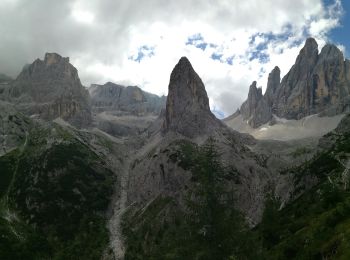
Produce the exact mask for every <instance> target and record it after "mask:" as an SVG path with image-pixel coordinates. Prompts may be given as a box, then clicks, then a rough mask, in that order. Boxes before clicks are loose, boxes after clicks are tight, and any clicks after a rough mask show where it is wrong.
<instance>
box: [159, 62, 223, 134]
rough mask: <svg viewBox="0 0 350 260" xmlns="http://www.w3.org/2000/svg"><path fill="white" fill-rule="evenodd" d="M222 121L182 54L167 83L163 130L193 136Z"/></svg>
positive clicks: (208, 130) (196, 75)
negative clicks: (214, 112) (216, 114)
mask: <svg viewBox="0 0 350 260" xmlns="http://www.w3.org/2000/svg"><path fill="white" fill-rule="evenodd" d="M221 125H222V124H221V122H220V121H219V120H218V119H216V117H215V116H214V115H213V114H212V113H211V111H210V107H209V99H208V95H207V92H206V90H205V87H204V84H203V82H202V80H201V78H200V77H199V76H198V74H197V73H196V72H195V71H194V69H193V67H192V65H191V63H190V61H189V60H188V59H187V58H186V57H182V58H181V59H180V60H179V62H178V63H177V64H176V66H175V67H174V69H173V71H172V73H171V76H170V82H169V92H168V97H167V102H166V112H165V120H164V123H163V127H162V130H163V132H167V131H174V132H177V133H179V134H182V135H185V136H188V137H193V136H195V135H200V134H205V133H208V132H210V131H211V130H213V128H215V127H217V126H221Z"/></svg>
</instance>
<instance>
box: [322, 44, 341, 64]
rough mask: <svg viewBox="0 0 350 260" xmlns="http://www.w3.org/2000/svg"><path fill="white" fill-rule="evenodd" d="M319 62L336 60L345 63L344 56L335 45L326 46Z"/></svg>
mask: <svg viewBox="0 0 350 260" xmlns="http://www.w3.org/2000/svg"><path fill="white" fill-rule="evenodd" d="M319 60H320V61H331V60H336V61H340V62H343V61H344V55H343V53H342V52H341V50H339V48H338V47H337V46H335V45H334V44H326V45H325V46H324V47H323V48H322V50H321V53H320V55H319Z"/></svg>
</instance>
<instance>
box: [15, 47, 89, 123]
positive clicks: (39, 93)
mask: <svg viewBox="0 0 350 260" xmlns="http://www.w3.org/2000/svg"><path fill="white" fill-rule="evenodd" d="M8 96H9V99H10V101H11V102H14V103H15V104H16V107H17V108H18V109H19V110H20V111H23V112H24V113H26V114H28V115H38V116H39V117H40V118H43V119H46V120H51V119H54V118H57V117H61V118H63V119H64V120H67V121H69V122H70V123H72V124H74V125H76V126H78V127H80V126H86V125H88V124H89V123H90V121H91V111H90V104H89V102H90V100H89V93H88V91H87V90H86V89H85V88H84V87H83V86H82V84H81V82H80V79H79V76H78V71H77V69H76V68H75V67H74V66H73V65H71V64H70V63H69V58H63V57H61V56H60V55H58V54H56V53H46V54H45V59H44V60H40V59H37V60H35V61H34V62H33V63H32V64H31V65H29V66H26V67H25V68H24V69H23V70H22V72H21V73H20V75H19V76H18V77H17V78H16V80H14V82H13V83H12V84H11V87H10V88H9V94H8Z"/></svg>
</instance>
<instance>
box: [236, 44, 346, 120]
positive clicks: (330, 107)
mask: <svg viewBox="0 0 350 260" xmlns="http://www.w3.org/2000/svg"><path fill="white" fill-rule="evenodd" d="M249 93H251V91H249ZM258 107H259V108H258ZM349 109H350V65H349V61H348V60H345V61H344V56H343V54H342V52H341V51H340V50H339V49H338V48H337V47H336V46H335V45H332V44H327V45H325V46H324V47H323V48H322V50H321V52H320V53H319V52H318V45H317V42H316V41H315V39H313V38H309V39H307V40H306V43H305V45H304V47H303V48H302V49H301V51H300V53H299V55H298V57H297V59H296V61H295V64H294V65H293V66H292V68H291V69H290V71H289V72H288V73H287V74H286V75H285V76H284V78H283V79H282V81H281V82H280V70H279V68H278V67H275V68H274V69H273V70H272V72H271V73H270V75H269V79H268V84H267V89H266V92H265V94H264V96H262V97H261V98H260V99H259V101H258V102H251V96H250V94H248V99H247V101H246V102H244V103H243V104H242V107H241V114H242V115H243V117H244V118H246V119H248V118H249V121H248V123H249V124H250V125H251V126H252V127H258V126H260V125H262V124H265V123H267V122H269V121H270V120H271V119H272V114H275V115H277V116H279V117H283V118H287V119H300V118H303V117H305V116H308V115H311V114H317V113H322V114H323V115H330V116H332V115H336V114H339V113H343V112H345V111H348V110H349ZM252 111H255V112H252ZM269 111H270V112H269Z"/></svg>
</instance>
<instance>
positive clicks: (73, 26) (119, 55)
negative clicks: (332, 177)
mask: <svg viewBox="0 0 350 260" xmlns="http://www.w3.org/2000/svg"><path fill="white" fill-rule="evenodd" d="M6 1H7V2H9V1H10V0H6ZM10 2H12V1H10ZM13 2H14V3H15V6H16V8H11V7H9V8H7V9H6V8H2V9H1V10H0V34H1V35H2V38H1V39H0V60H6V59H8V60H10V59H11V57H15V58H14V59H13V60H11V62H8V63H7V64H5V63H4V64H0V71H1V72H5V73H10V74H11V73H12V74H14V73H15V72H18V70H19V67H21V66H22V64H24V63H26V62H30V61H32V60H34V59H35V58H36V57H42V56H43V54H44V53H45V52H46V51H56V52H59V53H60V54H62V55H64V56H70V57H71V62H72V63H73V64H74V65H75V66H76V67H77V68H78V70H79V75H80V77H81V79H82V81H83V83H84V84H86V85H89V84H90V83H104V82H106V81H114V82H116V83H122V84H130V85H139V86H140V87H141V88H143V89H145V90H146V91H149V92H153V93H156V94H160V95H162V94H167V86H168V81H169V76H170V73H171V70H172V68H173V67H174V65H175V64H176V63H177V61H178V60H179V58H180V57H181V56H187V57H188V58H189V60H190V61H191V63H192V65H193V67H194V68H195V70H196V71H197V73H198V74H199V75H200V77H201V78H202V80H203V82H204V83H205V85H206V88H207V92H208V94H209V97H210V101H211V105H212V107H215V108H216V109H217V110H221V111H223V112H224V113H225V114H226V115H228V114H230V113H233V112H234V111H235V110H236V108H237V107H239V106H240V104H241V102H242V101H243V100H244V99H245V98H246V96H247V91H248V87H249V85H250V84H251V82H252V81H254V80H257V81H258V84H259V85H260V86H262V87H263V88H265V86H266V81H267V76H268V73H269V72H270V71H271V70H272V69H273V67H274V66H276V65H278V66H279V67H280V68H281V71H282V74H285V73H287V72H288V69H289V68H290V67H291V65H292V64H293V63H294V61H295V58H296V56H297V54H298V52H299V50H300V48H301V47H302V45H303V44H304V40H305V39H306V37H307V36H313V37H315V38H316V40H317V41H318V43H319V46H323V45H324V44H325V42H326V41H327V40H328V39H327V33H328V32H329V31H330V30H331V29H332V28H334V27H336V26H338V23H339V18H340V16H341V14H342V9H341V4H340V1H339V0H335V2H334V4H332V5H330V6H325V5H324V4H323V2H322V1H321V0H294V1H281V0H266V1H261V0H260V1H259V0H245V1H238V0H220V1H216V3H215V4H214V3H213V1H211V0H177V1H167V2H164V1H163V0H150V1H138V0H118V1H115V0H103V1H101V0H91V1H83V0H76V1H74V2H72V1H69V0H62V1H60V2H59V4H52V3H55V2H52V3H51V4H49V3H48V2H51V1H47V0H45V1H44V0H37V1H30V2H28V1H25V0H16V1H13ZM9 6H13V5H9ZM19 7H21V8H22V10H26V11H25V12H19V11H18V10H19V9H20V8H19ZM38 15H39V16H38ZM37 17H39V18H37ZM28 21H30V22H28ZM9 28H11V29H10V30H9ZM198 34H200V35H201V37H202V38H203V40H201V41H199V42H197V44H200V43H202V44H203V43H206V44H207V45H206V46H205V48H204V45H202V46H200V47H201V48H199V47H198V46H197V47H196V46H194V45H189V44H186V43H187V42H188V39H189V37H191V36H193V35H198ZM253 39H254V40H253ZM194 44H195V43H194ZM143 46H146V48H144V47H143ZM140 52H141V53H142V55H143V57H142V55H141V56H139V54H140ZM213 54H214V55H215V57H216V58H217V59H216V60H213V59H212V58H211V57H212V55H213ZM138 58H140V59H139V60H138ZM141 58H142V59H141ZM16 68H17V69H16Z"/></svg>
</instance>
